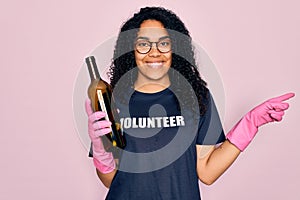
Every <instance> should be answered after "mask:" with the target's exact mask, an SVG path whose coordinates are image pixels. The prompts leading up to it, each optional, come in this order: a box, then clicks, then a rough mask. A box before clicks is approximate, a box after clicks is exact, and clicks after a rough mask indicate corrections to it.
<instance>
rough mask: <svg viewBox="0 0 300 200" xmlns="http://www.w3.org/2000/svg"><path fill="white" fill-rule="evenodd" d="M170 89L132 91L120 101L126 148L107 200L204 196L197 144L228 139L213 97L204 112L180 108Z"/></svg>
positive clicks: (150, 199)
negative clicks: (126, 99) (197, 113)
mask: <svg viewBox="0 0 300 200" xmlns="http://www.w3.org/2000/svg"><path fill="white" fill-rule="evenodd" d="M179 105H180V103H179V100H178V99H177V97H176V95H174V93H173V92H172V91H171V90H170V89H169V88H167V89H165V90H163V91H160V92H157V93H151V94H148V93H142V92H138V91H134V92H133V93H132V95H131V97H130V99H129V101H128V104H127V105H125V104H122V103H117V106H118V108H119V110H120V119H121V125H122V128H123V130H124V135H125V138H126V147H125V149H124V151H123V155H122V158H121V160H120V165H119V170H118V171H117V173H116V175H115V177H114V179H113V181H112V183H111V186H110V189H109V192H108V194H107V197H106V199H108V200H135V199H137V200H169V199H170V200H171V199H172V200H177V199H178V200H183V199H184V200H189V199H191V200H195V199H201V198H200V191H199V185H198V177H197V171H196V161H197V155H196V144H199V145H214V144H217V143H221V142H223V141H224V140H225V136H224V133H223V129H222V125H221V122H220V119H219V116H218V112H217V110H216V107H215V104H214V101H213V99H212V97H211V96H210V97H209V100H208V102H206V106H207V111H206V112H205V114H204V115H203V116H200V115H197V116H195V113H193V112H191V111H184V110H182V109H180V106H179Z"/></svg>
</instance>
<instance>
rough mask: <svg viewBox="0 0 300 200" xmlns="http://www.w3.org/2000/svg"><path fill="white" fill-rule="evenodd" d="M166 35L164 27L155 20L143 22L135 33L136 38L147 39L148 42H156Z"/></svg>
mask: <svg viewBox="0 0 300 200" xmlns="http://www.w3.org/2000/svg"><path fill="white" fill-rule="evenodd" d="M168 35H169V34H168V32H167V30H166V29H165V28H164V25H163V24H162V23H161V22H160V21H157V20H145V21H144V22H143V23H142V24H141V26H140V29H139V31H138V33H137V37H147V38H149V39H150V40H158V39H159V38H161V37H164V36H168Z"/></svg>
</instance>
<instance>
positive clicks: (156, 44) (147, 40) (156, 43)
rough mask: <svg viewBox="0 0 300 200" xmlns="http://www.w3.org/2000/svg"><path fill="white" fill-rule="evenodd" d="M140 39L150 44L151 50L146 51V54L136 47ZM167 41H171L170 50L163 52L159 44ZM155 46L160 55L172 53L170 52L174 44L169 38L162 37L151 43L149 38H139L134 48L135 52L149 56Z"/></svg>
mask: <svg viewBox="0 0 300 200" xmlns="http://www.w3.org/2000/svg"><path fill="white" fill-rule="evenodd" d="M139 39H144V40H145V41H146V42H148V43H149V44H150V48H149V50H148V51H146V52H140V51H139V50H138V48H137V47H136V46H137V43H138V40H139ZM165 39H169V40H170V49H169V50H168V51H161V50H160V49H159V46H158V43H160V42H162V41H164V40H165ZM153 44H155V47H156V49H157V50H158V51H159V52H160V53H168V52H170V51H171V50H172V42H171V38H170V37H169V36H165V37H162V38H160V39H159V40H158V41H157V42H150V41H149V39H148V38H144V37H139V38H137V40H136V42H135V45H134V47H135V50H136V51H137V52H138V53H140V54H147V53H149V52H150V51H151V49H152V47H153Z"/></svg>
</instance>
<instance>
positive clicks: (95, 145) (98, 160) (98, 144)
mask: <svg viewBox="0 0 300 200" xmlns="http://www.w3.org/2000/svg"><path fill="white" fill-rule="evenodd" d="M85 110H86V113H87V115H88V134H89V137H90V139H91V141H92V149H93V161H94V165H95V167H96V168H97V169H98V170H99V171H100V172H101V173H104V174H107V173H110V172H112V171H113V170H114V169H115V168H116V164H115V161H114V158H113V155H112V153H109V152H106V151H105V149H104V146H103V143H102V140H101V138H100V136H103V135H105V134H108V133H110V132H111V131H112V130H111V128H110V126H111V122H110V121H107V120H101V119H103V118H104V117H105V115H106V113H105V112H102V111H97V112H93V109H92V106H91V100H90V99H89V98H87V99H86V101H85Z"/></svg>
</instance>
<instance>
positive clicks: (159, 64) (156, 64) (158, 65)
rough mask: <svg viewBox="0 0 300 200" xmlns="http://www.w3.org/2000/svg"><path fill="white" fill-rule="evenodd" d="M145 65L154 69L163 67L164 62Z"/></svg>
mask: <svg viewBox="0 0 300 200" xmlns="http://www.w3.org/2000/svg"><path fill="white" fill-rule="evenodd" d="M146 65H147V66H148V67H151V68H154V69H156V68H160V67H163V65H164V62H163V61H154V62H146Z"/></svg>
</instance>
